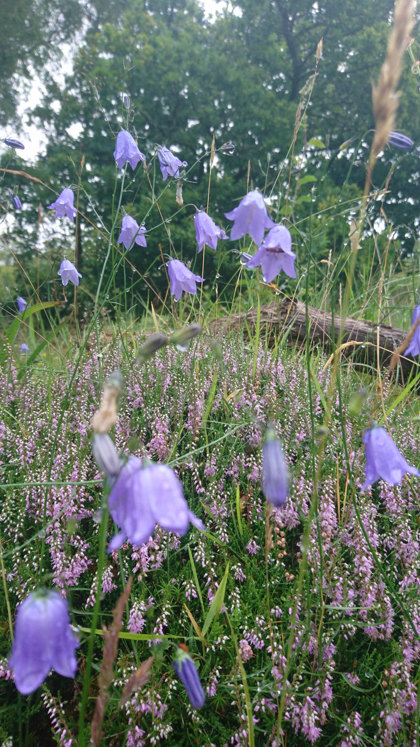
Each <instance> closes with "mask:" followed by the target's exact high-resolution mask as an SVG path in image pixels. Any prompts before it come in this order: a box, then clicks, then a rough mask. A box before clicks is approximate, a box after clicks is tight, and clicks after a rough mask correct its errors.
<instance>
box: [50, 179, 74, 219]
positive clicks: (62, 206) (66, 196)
mask: <svg viewBox="0 0 420 747" xmlns="http://www.w3.org/2000/svg"><path fill="white" fill-rule="evenodd" d="M48 210H55V217H56V218H63V217H64V216H65V215H66V216H67V218H69V220H74V216H75V215H76V213H77V210H76V208H75V207H74V193H73V190H72V189H69V188H68V187H66V188H65V189H63V191H62V192H61V194H59V195H58V197H57V199H56V201H55V202H52V203H51V205H48Z"/></svg>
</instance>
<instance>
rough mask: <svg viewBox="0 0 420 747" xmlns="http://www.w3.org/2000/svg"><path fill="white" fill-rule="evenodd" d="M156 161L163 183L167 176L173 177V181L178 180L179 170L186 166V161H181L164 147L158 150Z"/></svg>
mask: <svg viewBox="0 0 420 747" xmlns="http://www.w3.org/2000/svg"><path fill="white" fill-rule="evenodd" d="M158 159H159V166H160V170H161V172H162V177H163V181H164V182H165V181H166V179H167V178H168V176H173V177H175V179H178V177H179V169H180V168H181V167H183V168H186V167H187V166H188V163H187V162H186V161H181V160H180V159H179V158H178V156H174V154H173V153H172V152H171V151H170V150H169V148H165V146H164V147H163V148H161V149H160V150H159V152H158Z"/></svg>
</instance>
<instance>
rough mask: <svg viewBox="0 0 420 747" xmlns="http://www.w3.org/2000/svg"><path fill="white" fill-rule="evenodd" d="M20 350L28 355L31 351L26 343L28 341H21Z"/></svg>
mask: <svg viewBox="0 0 420 747" xmlns="http://www.w3.org/2000/svg"><path fill="white" fill-rule="evenodd" d="M19 351H20V353H21V354H22V355H26V354H27V353H30V350H29V348H28V346H27V344H26V342H21V344H20V348H19Z"/></svg>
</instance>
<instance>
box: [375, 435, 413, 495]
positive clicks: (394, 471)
mask: <svg viewBox="0 0 420 747" xmlns="http://www.w3.org/2000/svg"><path fill="white" fill-rule="evenodd" d="M363 443H364V444H365V452H366V466H365V476H366V480H365V481H364V483H363V486H362V490H366V488H367V487H369V485H372V484H373V483H374V482H376V481H377V480H380V479H382V480H384V481H385V482H387V483H389V484H390V485H398V484H399V483H400V482H401V480H402V479H403V477H404V475H405V473H406V472H409V473H410V474H411V475H417V476H418V477H419V476H420V472H419V471H418V469H416V467H412V466H411V465H410V464H408V462H406V460H405V459H404V457H403V456H402V454H400V452H399V451H398V449H397V447H396V445H395V443H394V442H393V440H392V438H391V436H390V435H389V434H388V433H387V432H386V430H385V428H381V427H380V426H376V427H374V428H370V429H369V430H367V431H365V432H364V434H363Z"/></svg>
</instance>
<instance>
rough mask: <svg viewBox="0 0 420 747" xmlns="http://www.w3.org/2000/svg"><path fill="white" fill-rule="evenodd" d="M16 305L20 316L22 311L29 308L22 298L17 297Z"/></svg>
mask: <svg viewBox="0 0 420 747" xmlns="http://www.w3.org/2000/svg"><path fill="white" fill-rule="evenodd" d="M16 304H17V307H18V311H19V314H21V313H22V311H25V309H27V308H28V306H29V304H28V302H27V301H26V300H25V299H24V298H22V296H18V297H17V299H16Z"/></svg>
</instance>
